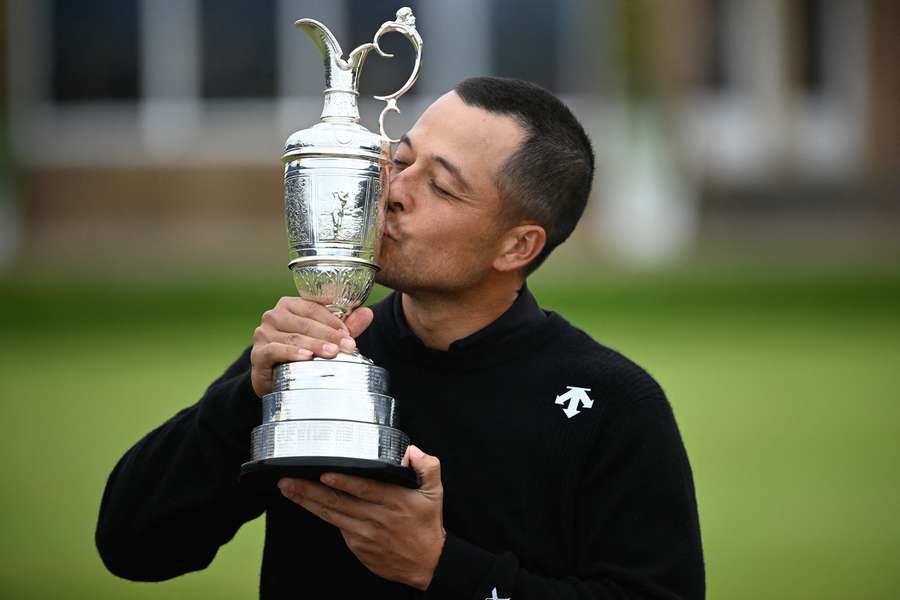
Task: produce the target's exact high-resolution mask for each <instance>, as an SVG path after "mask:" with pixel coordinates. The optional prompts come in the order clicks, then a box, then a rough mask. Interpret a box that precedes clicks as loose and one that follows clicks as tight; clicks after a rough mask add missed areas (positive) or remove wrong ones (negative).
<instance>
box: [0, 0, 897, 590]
mask: <svg viewBox="0 0 900 600" xmlns="http://www.w3.org/2000/svg"><path fill="white" fill-rule="evenodd" d="M404 4H405V5H409V6H411V7H412V8H413V10H414V11H415V14H416V16H417V18H418V23H417V25H418V27H419V30H420V32H421V34H422V37H423V39H424V41H425V49H424V65H423V69H422V75H421V77H420V79H419V82H418V84H417V85H416V86H415V87H414V88H413V90H412V92H410V93H409V94H407V95H406V96H405V97H404V98H403V99H402V100H401V101H400V108H401V110H402V111H403V113H402V115H400V116H399V117H392V118H391V119H392V120H390V124H389V130H391V131H392V132H394V134H395V135H399V133H401V132H402V131H404V130H405V129H407V128H408V127H410V126H411V125H412V123H413V122H414V121H415V119H416V117H417V116H418V114H419V113H421V111H422V110H423V109H424V108H425V107H426V106H427V105H428V104H429V103H430V102H432V101H433V100H434V99H435V98H436V97H437V96H439V95H441V94H442V93H444V92H445V91H447V90H448V89H450V88H451V87H452V86H453V85H454V84H455V83H456V82H457V81H459V80H460V79H462V78H464V77H466V76H470V75H481V74H495V75H501V76H510V77H520V78H524V79H528V80H531V81H534V82H536V83H539V84H541V85H544V86H546V87H548V88H549V89H551V90H552V91H554V92H555V93H557V94H558V95H559V96H561V97H562V98H563V99H564V100H565V101H566V102H567V103H568V104H569V105H570V107H571V108H572V109H573V111H574V112H575V113H576V114H577V116H578V117H579V118H580V119H581V121H582V122H583V123H584V125H585V127H586V128H587V129H588V131H589V133H590V135H591V137H592V139H593V142H594V144H595V147H596V151H597V156H598V165H597V167H598V173H597V178H596V181H595V184H594V193H593V197H592V199H591V204H590V205H589V207H588V211H587V212H586V214H585V217H584V219H583V220H582V222H581V224H580V226H579V229H578V230H577V231H576V233H575V234H574V235H573V238H572V239H571V240H570V242H569V243H567V244H566V245H565V246H563V247H562V248H560V249H559V250H557V251H556V253H555V254H554V256H552V257H551V258H550V260H549V261H548V262H547V264H546V265H545V266H544V267H542V268H541V269H540V270H539V271H538V273H536V274H535V276H534V277H533V280H532V282H531V287H532V288H533V289H534V291H535V293H536V295H537V296H538V298H539V300H540V301H541V303H542V304H543V305H544V306H545V307H546V308H550V309H553V310H558V311H559V312H561V313H562V314H563V315H565V316H566V317H567V318H568V319H570V320H571V321H572V322H574V323H575V324H577V325H578V326H580V327H582V328H584V329H585V330H587V331H588V332H589V333H591V335H593V336H594V337H595V338H596V339H598V340H599V341H601V342H602V343H605V344H607V345H609V346H612V347H615V348H617V349H619V350H621V351H622V352H624V353H625V354H627V355H629V356H630V357H632V358H634V359H635V360H636V361H637V362H638V363H640V364H642V365H643V366H645V367H646V368H647V369H648V370H649V371H650V372H651V373H652V374H654V376H656V378H657V379H658V380H659V381H660V383H661V384H662V385H663V387H664V388H665V390H666V392H667V394H668V396H669V398H670V400H671V402H672V405H673V407H674V409H675V413H676V417H677V418H678V420H679V424H680V427H681V429H682V433H683V435H684V439H685V443H686V446H687V449H688V452H689V454H690V456H691V459H692V464H693V467H694V476H695V480H696V485H697V494H698V502H699V506H700V516H701V524H702V528H703V537H704V544H705V553H706V564H707V573H708V587H709V597H710V598H717V599H718V598H725V599H741V598H748V599H749V598H760V597H763V598H847V597H852V598H857V597H858V598H873V599H874V598H878V599H880V598H885V599H887V598H897V597H898V595H900V575H898V574H897V569H896V565H897V564H898V563H900V511H898V510H897V506H900V467H898V465H900V408H898V400H900V393H898V387H900V368H898V367H900V235H898V232H900V229H898V225H900V67H898V65H900V2H897V1H896V0H868V1H866V0H860V1H851V0H681V1H679V2H668V1H663V0H659V1H653V0H594V1H590V0H557V1H551V0H541V1H539V0H490V1H487V0H453V1H451V2H448V1H441V0H418V1H416V0H407V1H406V2H405V3H404ZM404 4H401V3H399V2H387V1H381V0H378V1H373V0H369V1H366V0H334V1H331V2H314V1H312V0H268V1H264V0H258V1H256V2H249V1H246V0H243V1H241V0H217V1H215V2H213V1H212V0H180V1H178V2H174V1H172V2H169V1H163V0H94V1H91V0H68V1H64V0H30V1H29V0H0V32H2V33H0V35H2V36H4V38H3V42H4V43H3V44H2V45H0V331H2V335H3V340H4V343H3V345H2V347H0V399H2V405H0V406H2V408H0V410H2V413H0V415H2V419H0V423H2V427H3V429H2V435H0V452H2V457H3V459H4V460H5V467H6V468H5V469H4V477H3V478H2V479H0V515H2V517H0V518H2V520H3V521H2V522H3V532H4V533H3V535H2V536H0V552H2V556H3V560H2V561H0V595H2V596H3V597H9V598H39V597H41V598H42V597H46V596H49V595H51V594H52V595H54V596H56V597H61V598H67V597H71V598H79V597H83V596H85V595H86V594H96V595H97V596H98V597H135V598H138V597H147V598H150V597H153V598H168V597H171V598H188V597H197V598H205V597H212V596H215V597H220V598H246V597H253V596H254V595H255V594H256V589H257V578H258V571H259V560H260V557H261V552H262V546H261V542H262V524H261V522H260V521H256V522H254V523H251V524H248V525H247V526H245V527H244V529H243V530H242V531H241V533H240V534H239V535H238V537H237V538H236V539H235V540H234V541H233V542H232V543H230V544H229V545H228V546H226V547H224V548H223V550H222V551H221V552H220V554H219V556H218V557H217V559H216V561H215V562H214V563H213V565H212V566H211V567H210V568H209V569H207V570H206V571H204V572H203V573H198V574H191V575H188V576H185V577H181V578H179V579H176V580H174V581H171V582H165V583H159V584H136V583H129V582H125V581H122V580H119V579H116V578H115V577H113V576H112V575H110V574H108V573H107V572H106V571H105V570H104V569H103V566H102V564H101V563H100V560H99V557H98V556H97V553H96V551H95V549H94V546H93V537H92V536H93V527H94V524H95V520H96V511H97V508H98V506H99V500H100V495H101V494H102V489H103V485H104V482H105V478H106V476H107V475H108V473H109V471H110V470H111V468H112V467H113V465H114V464H115V462H116V460H117V459H118V458H119V456H121V454H122V453H123V452H124V451H125V450H126V449H127V448H128V447H129V446H130V445H131V444H133V443H134V442H135V441H136V440H137V439H139V438H140V436H141V435H143V434H144V433H146V432H147V431H149V430H150V429H152V428H153V427H155V426H156V425H158V424H159V423H160V422H162V421H163V420H164V419H166V418H168V417H169V416H171V415H172V414H174V412H176V411H177V410H178V409H179V408H181V407H183V406H186V405H188V404H190V403H192V402H194V401H195V400H196V399H197V398H198V397H199V396H200V394H202V391H203V390H204V389H205V386H206V385H207V384H208V382H209V381H211V380H212V379H213V378H214V377H216V376H217V375H218V374H219V373H220V372H221V371H222V369H224V367H225V366H226V365H227V364H228V363H229V362H230V361H231V360H232V359H233V358H234V357H235V356H237V355H238V354H239V352H240V351H241V350H242V348H243V347H244V346H245V345H246V344H248V343H249V340H250V335H251V332H252V330H253V328H254V327H255V326H256V324H257V323H258V319H259V315H260V314H261V312H262V311H264V310H265V309H267V308H269V307H270V306H272V305H273V304H274V302H275V301H276V300H277V298H278V297H279V296H281V295H284V294H290V293H291V292H292V290H293V288H292V284H291V279H290V277H289V274H288V270H287V269H286V268H285V265H286V261H287V244H286V239H285V235H284V230H283V227H284V226H283V214H282V208H281V202H282V198H281V173H280V162H279V161H280V154H281V149H282V145H283V143H284V140H285V138H286V137H287V136H288V135H289V134H290V133H291V132H293V131H295V130H297V129H302V128H305V127H307V126H309V125H311V124H313V123H314V122H315V121H316V120H317V119H318V116H319V113H320V111H321V90H322V87H323V70H322V66H321V61H320V59H319V57H318V54H317V52H316V51H315V49H314V47H313V45H312V43H311V42H310V41H309V40H308V39H307V38H306V36H304V35H303V34H302V33H301V32H299V31H296V30H294V28H293V26H292V23H293V21H294V20H296V19H297V18H301V17H313V18H316V19H319V20H321V21H322V22H324V23H325V24H326V25H327V26H328V27H329V28H330V29H331V30H332V31H333V32H334V33H335V35H336V36H337V38H338V40H339V41H340V42H341V43H342V45H343V47H344V49H345V52H348V51H349V50H350V49H351V48H353V47H355V46H357V45H359V44H361V43H364V42H366V41H369V40H370V39H371V37H372V35H373V34H374V32H375V30H376V29H377V28H378V26H379V25H380V24H381V23H382V22H383V21H386V20H389V19H392V18H393V15H394V13H395V11H396V9H397V8H399V7H400V6H401V5H404ZM392 38H397V39H392ZM384 45H385V46H386V47H387V48H388V50H394V51H395V52H396V54H397V57H396V58H395V59H393V60H390V61H388V60H380V59H378V58H375V57H373V58H370V59H369V61H368V62H367V64H366V66H365V69H364V71H363V73H364V74H363V77H362V95H363V96H364V97H366V98H370V97H371V96H372V95H374V94H382V93H387V92H389V91H393V90H394V89H396V88H398V87H399V86H400V84H401V83H402V82H403V81H404V80H405V79H406V77H407V75H408V72H409V69H410V67H411V64H412V52H411V51H410V50H409V48H408V46H407V42H406V41H405V40H404V39H403V38H402V37H401V36H387V37H386V38H385V39H384ZM378 110H380V108H379V107H378V106H377V105H376V103H374V102H373V101H371V100H363V101H362V106H361V112H362V115H363V123H364V124H365V125H367V126H368V127H369V128H370V129H374V128H377V113H378ZM384 293H385V290H376V292H375V293H374V294H373V298H378V297H380V296H381V295H383V294H384ZM426 450H427V448H426ZM298 543H302V540H298Z"/></svg>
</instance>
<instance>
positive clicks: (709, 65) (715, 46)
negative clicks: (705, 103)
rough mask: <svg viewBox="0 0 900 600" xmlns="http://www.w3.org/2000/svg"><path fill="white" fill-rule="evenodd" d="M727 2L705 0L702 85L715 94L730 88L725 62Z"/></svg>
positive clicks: (726, 0) (729, 78)
mask: <svg viewBox="0 0 900 600" xmlns="http://www.w3.org/2000/svg"><path fill="white" fill-rule="evenodd" d="M726 2H728V0H707V9H706V14H707V19H706V21H707V26H706V27H705V29H704V33H705V34H706V43H705V47H706V54H705V57H704V58H705V63H704V66H705V68H704V69H703V75H702V76H703V84H704V86H705V87H706V88H708V89H711V90H713V91H716V92H724V91H727V90H728V89H730V88H731V85H732V80H731V73H729V72H728V67H727V64H728V60H727V54H726V53H727V49H726V43H727V39H726V38H727V27H728V23H727V7H726V6H725V4H726Z"/></svg>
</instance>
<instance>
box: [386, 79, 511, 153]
mask: <svg viewBox="0 0 900 600" xmlns="http://www.w3.org/2000/svg"><path fill="white" fill-rule="evenodd" d="M404 137H405V139H406V140H407V141H408V142H409V143H411V145H416V146H417V149H418V146H424V145H426V144H427V145H428V146H429V151H435V152H438V153H439V154H442V155H443V154H446V153H459V152H465V153H467V154H469V153H473V152H474V153H477V154H484V155H488V156H491V157H494V158H497V159H498V160H499V159H505V158H506V157H507V156H509V155H510V154H511V153H512V152H514V151H515V150H516V149H517V148H518V147H519V145H520V144H521V142H522V141H523V140H524V137H525V131H524V129H523V127H522V126H521V124H519V122H518V121H516V120H515V119H513V118H512V117H510V116H507V115H502V114H498V113H492V112H489V111H487V110H485V109H483V108H480V107H477V106H471V105H468V104H466V103H465V102H463V101H462V99H461V98H460V97H459V96H458V95H457V94H456V92H448V93H446V94H444V95H443V96H441V97H440V98H438V99H437V100H435V101H434V103H432V104H431V106H429V107H428V108H427V109H426V110H425V112H424V113H422V116H420V117H419V120H418V121H416V124H415V125H414V126H413V128H412V129H411V130H410V131H409V132H408V133H407V134H406V136H404Z"/></svg>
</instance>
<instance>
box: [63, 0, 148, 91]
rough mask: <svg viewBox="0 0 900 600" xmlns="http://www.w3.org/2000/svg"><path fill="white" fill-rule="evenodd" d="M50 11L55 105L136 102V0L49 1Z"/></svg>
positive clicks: (137, 77) (138, 40)
mask: <svg viewBox="0 0 900 600" xmlns="http://www.w3.org/2000/svg"><path fill="white" fill-rule="evenodd" d="M49 8H50V29H51V48H52V49H51V51H50V57H51V59H50V60H51V70H50V79H51V90H52V91H51V94H52V98H53V100H54V101H57V102H85V101H95V100H136V99H137V98H138V96H139V95H140V55H139V50H138V48H139V45H140V39H139V36H138V3H137V0H82V1H80V2H72V1H71V0H68V1H66V0H51V2H50V4H49Z"/></svg>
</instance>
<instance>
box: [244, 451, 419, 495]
mask: <svg viewBox="0 0 900 600" xmlns="http://www.w3.org/2000/svg"><path fill="white" fill-rule="evenodd" d="M322 473H345V474H347V475H356V476H358V477H365V478H367V479H374V480H376V481H382V482H384V483H393V484H394V485H400V486H403V487H406V488H410V489H415V488H417V487H419V482H418V480H417V479H416V472H415V471H413V470H412V469H410V468H409V467H400V466H397V465H392V464H389V463H385V462H382V461H380V460H370V459H366V458H345V457H341V456H285V457H282V458H263V459H260V460H255V461H251V462H247V463H244V464H243V465H241V482H242V483H246V484H249V485H252V486H255V487H274V486H275V485H276V484H277V483H278V480H279V479H281V478H282V477H298V478H300V479H311V480H315V481H318V480H319V477H320V476H321V475H322Z"/></svg>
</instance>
